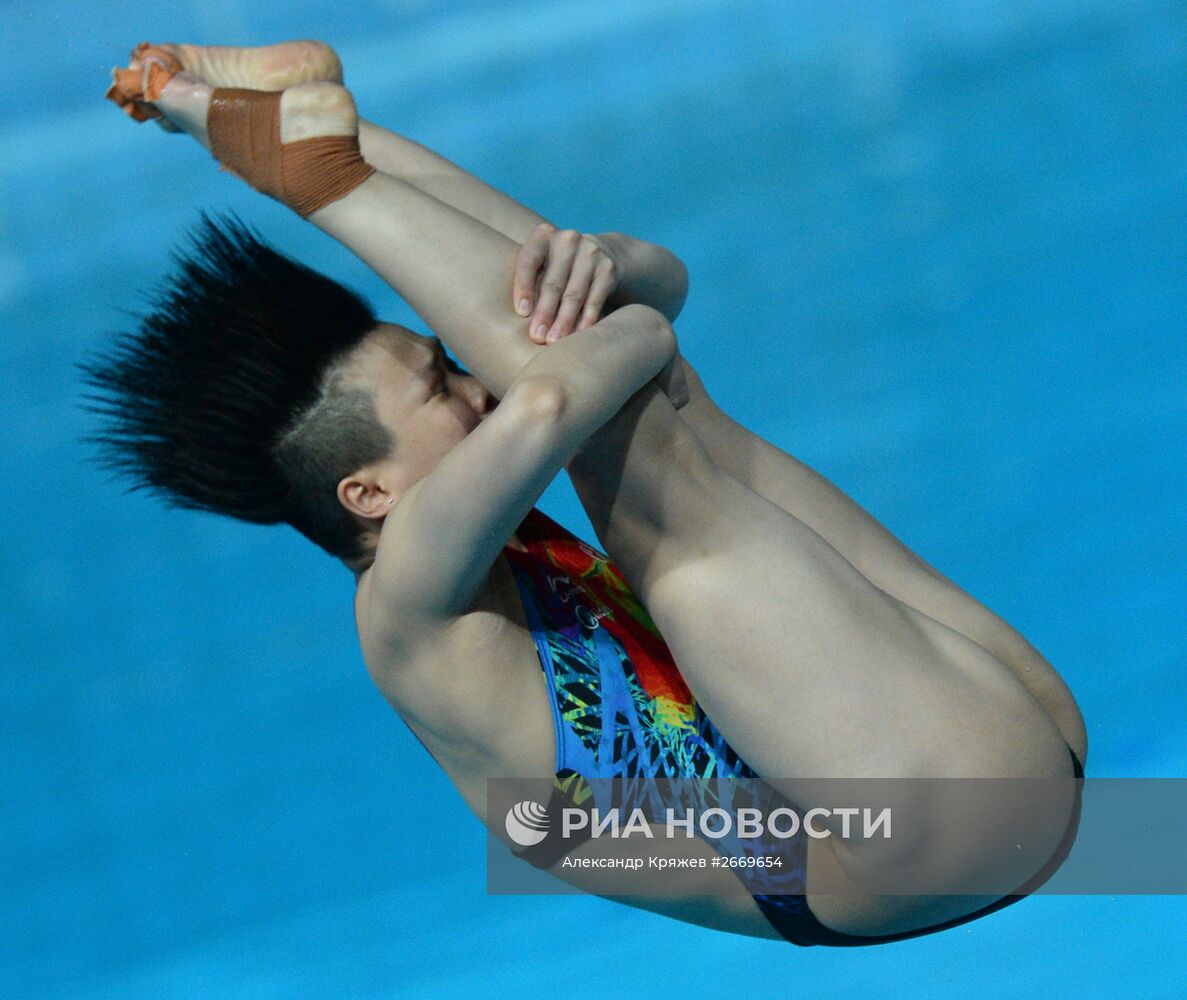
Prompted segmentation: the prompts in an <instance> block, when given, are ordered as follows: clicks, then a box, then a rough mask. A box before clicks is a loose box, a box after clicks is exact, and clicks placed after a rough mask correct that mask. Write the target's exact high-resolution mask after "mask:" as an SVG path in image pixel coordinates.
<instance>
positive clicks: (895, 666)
mask: <svg viewBox="0 0 1187 1000" xmlns="http://www.w3.org/2000/svg"><path fill="white" fill-rule="evenodd" d="M170 88H173V89H172V90H171V89H170ZM311 88H312V89H311ZM326 88H328V89H326ZM209 94H210V88H208V87H206V88H205V90H204V91H203V86H202V85H199V84H193V83H187V82H185V81H181V82H180V83H179V84H178V85H177V86H176V87H175V86H174V83H173V82H171V83H170V84H169V86H167V87H166V88H165V91H164V93H163V95H162V97H163V98H164V99H165V104H166V105H169V104H171V103H172V105H173V107H172V108H171V109H170V113H171V114H173V115H175V116H176V120H177V121H178V122H179V123H181V124H183V125H184V126H185V127H188V128H190V129H192V130H193V132H194V134H195V135H197V136H198V137H200V138H201V137H202V136H203V134H204V125H205V102H208V100H209ZM306 97H310V98H313V97H316V100H314V101H312V102H311V103H310V104H309V105H308V106H306V104H305V103H304V99H305V98H306ZM327 98H332V100H327ZM343 101H344V102H345V103H342V102H343ZM335 102H337V103H335ZM286 106H287V109H288V112H293V113H290V114H286V113H285V109H286ZM281 109H282V115H281V121H280V125H281V141H282V142H287V141H290V140H291V138H292V136H293V134H294V133H296V134H300V135H316V134H319V133H318V128H319V127H323V126H324V127H327V128H330V129H331V130H332V131H335V132H336V133H337V134H343V130H344V129H347V130H348V129H349V126H350V123H351V121H352V120H353V104H352V103H351V102H350V101H349V95H348V94H346V92H345V91H344V90H342V88H339V87H334V86H332V85H330V84H306V85H303V86H301V87H296V88H292V89H291V90H290V91H286V92H285V95H284V102H282V104H281ZM310 109H312V110H310ZM295 112H303V113H304V115H305V117H304V120H303V121H301V120H300V116H299V115H297V114H295ZM319 115H320V116H321V122H320V125H319V122H317V121H315V119H317V118H318V117H319ZM286 131H287V132H288V136H289V138H287V139H286ZM309 219H310V221H312V222H314V223H315V224H316V225H319V226H320V227H321V228H323V229H325V230H326V231H327V232H329V233H331V235H334V236H335V237H336V238H338V239H339V240H340V241H341V242H343V243H344V244H345V245H347V246H348V247H350V248H351V249H352V250H354V251H355V252H356V253H358V254H359V256H361V257H362V258H363V259H364V260H366V261H367V262H368V263H369V264H371V266H372V267H374V268H375V269H376V270H377V271H378V272H379V273H380V274H382V275H383V276H384V277H385V278H387V279H388V280H389V281H390V282H391V283H392V284H393V285H394V286H395V287H396V288H397V289H398V290H399V291H401V292H402V293H403V294H404V295H405V297H406V298H408V299H409V301H410V302H412V304H413V306H414V307H415V308H417V310H418V311H419V312H421V314H422V315H424V316H425V318H426V319H427V320H428V321H429V322H430V325H432V326H433V327H434V329H436V330H438V332H440V333H441V334H442V336H443V337H446V338H447V339H449V340H451V341H452V346H454V347H455V349H457V350H458V353H459V355H460V356H461V357H462V359H463V361H464V362H466V363H467V364H469V365H470V366H471V367H472V369H473V370H474V371H475V373H476V374H478V375H479V377H480V378H482V379H483V381H484V382H486V383H487V385H488V387H490V388H492V389H493V390H494V391H496V393H498V391H499V386H500V384H502V385H503V386H504V387H505V386H506V385H507V384H509V381H510V380H511V379H512V378H513V377H514V375H515V374H516V373H517V372H518V370H519V367H521V366H522V364H523V363H526V358H528V357H530V356H532V355H533V354H534V351H536V350H547V349H548V348H541V347H537V346H535V345H532V344H531V343H530V342H529V341H528V340H527V336H526V329H525V327H526V322H527V321H526V319H524V318H521V317H517V316H515V315H514V313H513V312H511V310H510V307H509V303H508V302H507V295H506V275H507V274H509V273H510V267H511V262H512V260H513V258H514V255H515V251H516V246H515V244H514V243H513V242H512V241H510V240H507V239H506V237H503V236H502V235H501V234H498V233H495V232H494V231H493V230H491V229H489V228H488V227H485V226H482V225H481V224H480V223H478V222H476V221H475V220H474V219H472V218H470V217H469V216H467V215H465V214H464V213H461V212H457V211H456V210H454V209H451V208H450V207H449V206H446V205H444V204H443V203H441V202H439V201H437V200H436V199H433V198H431V197H429V196H427V195H425V194H424V193H423V192H420V191H417V190H416V189H414V188H412V187H411V186H410V185H407V184H403V183H402V182H400V181H398V180H396V179H395V178H391V177H387V176H386V175H383V174H374V175H372V176H370V177H369V178H368V179H367V180H365V181H364V182H363V183H361V184H360V185H359V186H357V187H356V188H355V189H354V190H353V191H351V192H350V193H349V194H347V195H346V196H345V197H342V198H340V199H338V200H336V201H333V202H332V203H330V204H328V205H326V206H325V207H324V208H321V209H319V210H318V211H315V212H313V213H312V214H311V215H310V216H309ZM589 335H593V334H589ZM467 354H469V355H471V357H472V359H473V360H471V357H467ZM573 471H574V473H575V478H576V479H577V481H578V482H579V484H580V486H581V491H582V494H583V498H584V499H585V501H586V503H587V507H588V509H589V510H590V512H591V516H592V517H593V519H594V522H595V525H597V526H598V527H599V532H600V534H601V535H602V537H603V538H604V539H605V540H606V543H607V548H608V549H609V550H610V552H611V555H612V556H614V557H615V558H616V560H617V561H618V562H619V563H620V564H621V565H622V566H623V567H624V569H626V571H627V575H628V578H629V579H630V580H631V582H632V584H634V585H635V586H637V588H638V589H639V590H640V596H641V597H642V598H643V600H644V602H645V604H647V606H648V607H649V610H650V611H651V612H652V615H653V617H654V618H655V619H656V621H657V623H658V624H659V626H660V628H661V630H662V631H663V633H664V635H665V637H666V638H667V639H668V641H669V643H670V644H671V645H672V647H673V650H674V652H675V654H676V658H677V660H678V662H679V663H680V666H681V669H682V671H683V672H684V673H685V675H686V676H687V678H688V680H689V684H690V686H691V687H692V689H693V690H694V691H695V692H696V693H697V695H698V698H699V699H700V700H701V702H702V704H703V705H704V706H705V708H706V710H707V711H708V712H709V714H710V716H711V717H712V718H714V720H715V721H716V722H717V724H718V725H719V727H720V728H721V729H722V731H723V732H724V733H725V734H726V736H727V738H728V739H729V740H730V742H731V743H732V744H733V745H734V746H735V747H736V748H737V749H738V750H739V752H741V753H742V755H743V756H744V757H745V758H746V759H747V760H748V761H749V762H750V763H751V764H752V765H753V766H755V767H756V768H757V769H758V770H759V772H760V773H762V774H764V775H767V776H771V777H773V778H780V777H790V782H789V783H782V785H781V787H784V788H785V789H787V790H788V792H789V794H791V797H792V798H793V799H797V798H803V796H798V797H797V795H796V794H795V787H796V780H797V778H796V776H802V777H804V778H808V779H811V778H818V777H833V776H853V775H856V776H862V775H867V776H901V777H907V776H909V777H927V776H943V775H985V776H1010V775H1016V776H1041V775H1048V774H1051V775H1057V774H1059V773H1060V771H1059V766H1060V763H1062V764H1063V765H1064V766H1065V767H1066V763H1067V761H1066V754H1065V752H1063V751H1062V741H1061V740H1060V739H1059V737H1058V733H1057V732H1056V731H1055V730H1054V727H1053V725H1052V724H1051V723H1050V721H1049V719H1048V717H1047V716H1046V714H1045V713H1043V712H1042V710H1041V709H1040V708H1039V707H1038V705H1037V704H1036V703H1035V702H1034V700H1033V699H1031V698H1030V696H1029V695H1028V694H1027V693H1026V692H1025V690H1024V689H1023V688H1022V687H1021V685H1019V684H1018V683H1017V681H1016V679H1015V678H1013V676H1012V675H1011V674H1010V673H1009V671H1007V670H1005V668H1003V667H1002V666H1001V664H1000V663H998V661H996V660H995V659H994V658H993V657H991V656H989V654H987V653H985V651H984V650H982V649H980V647H977V646H975V644H973V643H971V642H969V640H967V639H965V638H964V637H963V636H959V635H957V634H956V633H954V632H951V630H947V629H944V628H943V627H942V626H938V625H937V624H936V623H934V622H931V621H930V620H929V619H926V618H925V617H924V616H921V615H919V614H918V613H916V612H913V611H912V610H911V609H909V608H906V607H904V606H903V605H901V604H900V603H899V602H897V601H895V600H894V599H893V598H891V597H890V596H889V595H887V594H885V593H884V592H883V591H881V590H879V589H878V588H877V587H874V586H873V585H872V584H870V583H869V581H868V580H866V579H865V578H864V577H863V576H861V574H860V573H858V572H857V571H856V570H855V569H854V568H853V566H852V565H851V564H850V563H849V562H848V561H846V560H845V559H843V558H842V557H841V556H840V555H839V554H838V553H837V552H836V550H835V549H833V548H832V547H831V546H829V545H828V544H827V543H826V542H824V541H823V539H821V538H820V536H819V535H817V534H816V533H815V532H813V531H811V530H810V529H809V528H808V527H807V526H806V525H804V524H803V522H802V521H800V520H799V519H797V518H795V517H794V516H792V515H790V514H788V513H787V512H786V511H783V510H781V509H780V508H778V507H777V506H775V505H774V504H771V503H769V502H768V501H766V500H764V499H763V498H762V497H760V496H759V495H758V494H756V493H754V492H753V491H752V490H749V489H748V488H746V487H745V486H744V485H742V484H741V483H739V482H738V481H737V480H735V479H733V478H732V477H730V476H729V475H728V474H726V473H725V472H724V471H723V470H721V469H720V468H719V467H718V466H716V465H715V464H714V463H713V462H712V461H711V460H710V459H709V458H708V455H707V453H706V452H705V450H704V448H703V447H702V446H701V444H700V442H699V441H698V440H697V438H696V435H695V434H693V433H692V431H691V430H690V429H689V428H688V427H687V426H686V425H685V424H684V422H683V421H682V420H681V419H680V417H679V416H678V415H677V413H676V411H675V410H674V409H673V408H672V406H671V404H670V403H669V402H668V400H667V399H666V398H665V397H663V396H662V394H660V393H659V392H658V391H657V390H654V389H648V390H644V391H643V392H642V393H640V394H638V395H637V396H636V397H634V398H633V399H632V401H631V402H630V403H629V404H628V405H627V407H625V408H624V410H623V412H622V413H621V414H620V415H619V416H618V417H616V418H615V419H614V420H613V421H611V422H610V424H608V425H607V426H606V428H605V429H604V430H603V431H602V432H601V433H599V434H598V435H596V436H595V438H594V439H593V440H591V442H590V443H589V444H588V445H587V446H586V447H585V448H584V449H583V451H582V454H581V455H579V456H578V457H577V459H576V460H575V462H574V463H573ZM611 515H613V516H611ZM805 791H806V794H809V795H810V794H811V791H810V790H807V789H805ZM849 860H850V862H851V864H852V867H853V870H854V871H858V870H859V868H860V862H861V859H857V861H856V862H854V859H849ZM1026 860H1027V859H1026V858H1023V859H1021V860H1020V862H1019V863H1021V864H1025V862H1026ZM1035 867H1037V863H1036V865H1035ZM847 870H848V869H847ZM1019 881H1021V879H1019Z"/></svg>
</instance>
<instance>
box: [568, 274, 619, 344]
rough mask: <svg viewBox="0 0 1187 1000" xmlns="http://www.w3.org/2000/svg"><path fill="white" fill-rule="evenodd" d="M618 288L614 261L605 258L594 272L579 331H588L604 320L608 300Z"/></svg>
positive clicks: (582, 311) (578, 327)
mask: <svg viewBox="0 0 1187 1000" xmlns="http://www.w3.org/2000/svg"><path fill="white" fill-rule="evenodd" d="M617 287H618V271H617V269H616V268H615V267H614V261H612V260H610V258H609V257H603V258H602V260H601V261H600V262H599V263H598V267H597V270H596V271H595V272H594V279H593V284H591V285H590V287H589V294H588V295H587V296H586V297H585V308H584V309H582V310H581V321H580V322H579V323H578V324H577V329H578V330H588V329H589V328H590V327H591V326H593V325H594V324H595V323H596V322H597V321H598V320H600V319H601V318H602V310H603V309H604V308H605V307H606V300H607V299H609V298H610V296H611V294H612V293H613V292H614V289H615V288H617Z"/></svg>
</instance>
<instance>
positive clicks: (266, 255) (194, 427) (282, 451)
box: [80, 212, 392, 559]
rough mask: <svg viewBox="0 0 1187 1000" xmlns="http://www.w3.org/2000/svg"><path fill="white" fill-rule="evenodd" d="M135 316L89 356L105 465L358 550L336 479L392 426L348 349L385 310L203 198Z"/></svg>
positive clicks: (217, 508)
mask: <svg viewBox="0 0 1187 1000" xmlns="http://www.w3.org/2000/svg"><path fill="white" fill-rule="evenodd" d="M190 238H191V241H192V246H191V247H190V248H189V252H188V253H187V254H182V253H177V252H175V253H174V255H173V256H174V260H175V261H176V263H177V265H178V266H177V269H176V270H175V272H174V273H173V274H172V275H171V276H170V277H169V278H168V279H167V280H166V282H165V283H164V285H163V286H162V287H161V288H160V290H159V291H158V292H156V293H155V295H154V297H153V300H152V303H151V309H150V311H149V312H148V313H147V314H144V315H141V316H138V317H137V319H138V320H139V328H138V329H137V330H136V331H135V332H133V333H121V334H118V335H117V336H116V337H115V339H114V341H113V343H112V344H111V346H110V348H109V349H108V351H107V352H106V353H105V354H102V355H99V356H97V357H93V358H91V359H88V360H87V361H85V362H83V364H82V365H81V366H80V367H81V369H82V374H83V379H84V381H85V383H86V385H87V386H88V388H89V391H88V392H87V394H86V396H85V400H86V404H85V405H86V406H87V408H88V409H89V410H91V411H92V412H95V413H97V414H99V415H100V417H101V418H103V426H102V429H101V430H100V431H99V432H98V433H95V434H92V435H91V436H90V440H91V441H92V442H93V443H95V444H97V445H98V447H99V450H100V461H101V462H102V464H104V465H105V466H107V467H108V468H110V469H112V470H114V471H116V472H118V473H121V474H124V475H126V476H130V477H131V478H132V480H133V485H132V487H131V488H132V489H149V490H151V491H153V492H155V493H158V494H160V495H163V496H164V497H165V498H166V499H167V500H168V501H169V502H170V503H172V504H173V505H175V506H180V507H188V508H191V509H195V510H207V511H214V512H216V513H219V514H228V515H230V516H231V517H237V518H241V519H242V520H245V521H252V522H255V523H257V524H274V523H279V522H287V523H289V524H291V525H293V527H295V528H297V530H299V531H300V532H302V533H303V534H304V535H306V536H307V537H308V538H310V539H312V540H313V541H314V542H316V543H317V544H318V545H320V546H321V547H322V548H324V549H325V550H326V551H327V552H330V553H331V554H332V555H335V556H338V557H340V558H345V559H352V558H356V557H358V556H359V555H361V554H362V552H361V548H360V542H359V532H358V526H357V523H356V522H355V520H354V519H353V518H352V516H351V515H350V514H349V513H348V512H347V511H346V509H345V508H344V507H343V506H342V505H341V504H340V503H339V502H338V499H337V496H336V487H337V484H338V481H339V480H340V479H341V478H342V477H343V476H346V475H349V474H350V473H352V472H355V471H357V470H358V469H359V468H361V467H362V466H364V465H367V464H369V463H371V462H375V461H378V460H379V459H381V458H382V457H383V456H384V455H386V454H387V453H388V452H389V451H390V448H391V445H392V441H391V437H390V435H389V434H388V433H387V431H386V430H385V428H384V427H383V425H382V424H380V423H379V422H378V421H377V419H376V416H375V409H374V401H373V399H372V398H371V396H370V394H369V393H367V392H366V391H364V390H362V389H361V388H357V387H354V388H352V387H351V384H350V380H349V379H348V378H347V377H346V376H345V373H344V367H345V366H344V365H343V362H344V360H345V358H346V356H347V355H348V354H349V353H350V351H351V350H352V349H353V348H355V347H357V346H358V345H359V343H360V342H361V341H362V340H363V337H364V336H365V335H366V333H367V332H368V331H369V330H371V329H373V328H374V327H375V326H376V323H377V321H376V318H375V315H374V314H373V312H372V311H371V308H370V307H369V306H368V305H367V303H366V302H365V301H364V300H363V299H361V298H360V297H359V296H358V295H356V294H355V293H354V292H352V291H350V290H349V289H347V288H344V287H343V286H342V285H340V284H338V283H337V282H335V281H332V280H330V279H329V278H327V277H325V276H324V275H321V274H318V273H317V272H315V271H312V270H310V269H309V268H307V267H305V266H303V265H301V264H298V263H297V262H296V261H294V260H292V259H290V258H288V257H286V256H284V255H283V254H281V253H278V252H277V251H276V250H274V249H272V248H271V247H269V246H268V245H267V244H265V243H264V242H263V241H262V240H261V239H260V238H259V237H258V236H257V235H256V234H255V233H254V232H253V231H252V230H250V229H249V228H248V227H247V226H245V225H244V224H243V223H242V222H240V221H239V220H238V219H237V218H235V217H234V216H226V217H223V218H213V217H211V216H210V215H208V214H207V213H205V212H203V213H202V216H201V223H200V224H199V226H198V227H197V229H196V230H195V231H194V232H193V233H191V236H190Z"/></svg>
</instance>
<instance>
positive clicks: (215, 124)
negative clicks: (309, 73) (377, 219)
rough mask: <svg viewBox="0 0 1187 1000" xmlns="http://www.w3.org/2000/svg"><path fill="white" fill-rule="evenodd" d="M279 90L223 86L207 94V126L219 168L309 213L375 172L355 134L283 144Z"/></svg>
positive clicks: (306, 214) (307, 214)
mask: <svg viewBox="0 0 1187 1000" xmlns="http://www.w3.org/2000/svg"><path fill="white" fill-rule="evenodd" d="M280 96H281V91H269V92H265V91H261V90H242V89H239V88H235V87H224V88H219V89H217V90H215V91H214V92H213V93H212V94H211V95H210V109H209V111H208V112H207V115H206V132H207V135H208V136H209V138H210V152H211V153H212V154H213V155H214V158H215V159H216V160H218V161H219V163H221V164H222V165H223V169H225V170H230V171H231V172H232V173H235V174H237V175H238V176H240V177H242V178H243V179H244V180H245V181H247V183H248V184H250V185H251V186H252V187H253V188H255V189H256V190H257V191H261V192H263V193H264V194H266V195H269V196H271V197H273V198H275V199H276V200H277V201H280V202H283V203H284V204H286V205H288V207H289V208H291V209H292V210H293V211H294V212H296V213H297V214H298V215H300V216H302V217H303V218H304V217H307V216H309V215H312V214H313V213H314V212H316V211H317V210H318V209H319V208H322V207H323V206H325V205H328V204H329V203H330V202H332V201H337V200H338V199H339V198H344V197H346V195H348V194H350V192H351V191H353V190H354V189H355V188H356V187H358V186H359V185H360V184H362V183H363V181H365V180H366V179H367V178H368V177H370V176H371V175H372V174H373V173H375V168H374V167H372V166H370V165H369V164H368V163H367V162H366V161H365V160H364V159H363V154H362V153H361V152H360V151H359V139H358V136H357V135H322V136H315V137H314V138H311V139H300V140H298V141H297V142H290V143H286V144H284V145H281V142H280Z"/></svg>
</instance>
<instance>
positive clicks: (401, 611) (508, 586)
mask: <svg viewBox="0 0 1187 1000" xmlns="http://www.w3.org/2000/svg"><path fill="white" fill-rule="evenodd" d="M375 588H376V577H375V574H374V573H373V572H372V571H371V570H367V571H365V572H363V573H362V574H361V575H360V576H359V579H358V585H357V588H356V591H355V601H354V608H355V623H356V627H357V629H358V635H359V643H360V645H361V646H362V652H363V658H364V660H365V661H366V664H367V671H368V673H369V674H370V675H371V677H372V679H373V680H374V681H375V682H376V683H377V684H379V685H380V687H381V688H386V687H387V686H389V684H390V682H391V681H392V680H393V678H394V676H395V675H397V674H399V673H406V672H412V671H415V670H416V669H417V668H418V667H422V666H423V667H426V668H429V669H433V670H434V672H435V673H436V674H437V676H439V677H442V679H443V680H444V679H445V677H447V676H448V674H450V673H451V672H452V671H450V670H441V669H439V668H440V666H441V665H442V664H455V663H459V662H464V663H466V664H467V673H468V674H469V675H470V679H471V681H474V680H477V676H476V675H481V673H482V672H483V671H482V665H483V663H484V662H485V661H489V662H490V663H491V664H492V665H493V664H494V663H495V662H497V661H498V660H499V659H501V658H502V654H504V652H505V649H506V647H507V645H508V643H509V642H515V641H516V640H519V642H520V643H522V641H523V640H524V638H525V636H526V622H524V621H523V610H522V607H521V606H520V604H519V602H518V600H517V599H516V598H515V596H514V580H513V578H512V576H511V571H510V568H509V567H508V566H507V564H506V562H505V560H504V559H502V558H497V559H496V560H495V561H494V563H493V565H492V566H491V567H490V568H489V570H488V571H487V573H486V580H485V582H484V584H483V586H482V587H481V589H480V591H479V593H478V596H477V598H476V600H475V601H474V602H473V605H472V606H471V608H470V609H469V610H467V611H466V612H464V613H462V614H457V615H447V616H431V615H423V614H420V613H419V612H418V611H417V610H416V609H415V606H413V607H405V606H403V605H401V604H399V603H392V602H391V601H388V600H386V599H384V598H383V597H377V595H376V592H375ZM381 682H383V683H381Z"/></svg>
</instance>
